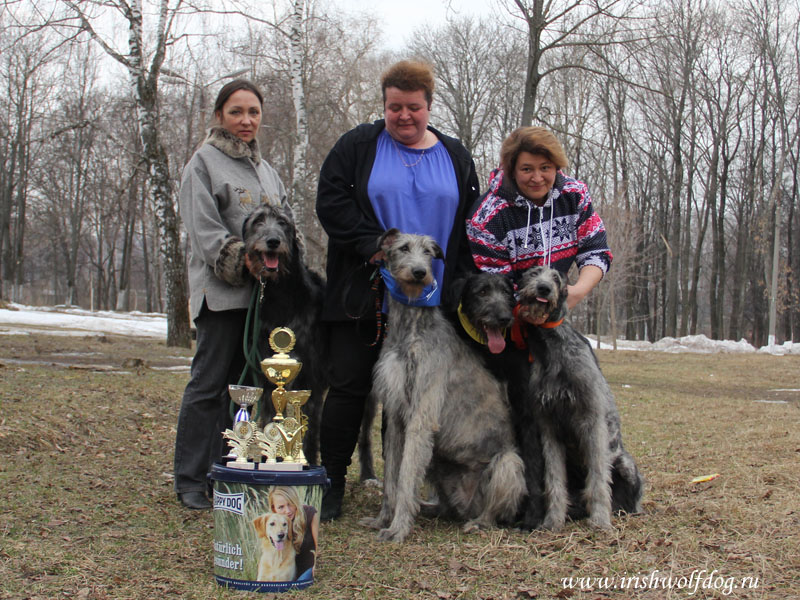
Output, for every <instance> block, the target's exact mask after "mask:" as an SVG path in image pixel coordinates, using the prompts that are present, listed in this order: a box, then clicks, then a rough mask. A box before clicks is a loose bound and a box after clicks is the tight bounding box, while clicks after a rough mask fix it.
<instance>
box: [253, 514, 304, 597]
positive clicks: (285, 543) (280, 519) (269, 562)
mask: <svg viewBox="0 0 800 600" xmlns="http://www.w3.org/2000/svg"><path fill="white" fill-rule="evenodd" d="M253 527H255V530H256V533H257V534H258V537H259V538H260V540H261V558H260V559H259V561H258V578H257V581H294V579H295V577H296V575H297V573H296V571H297V566H296V564H295V555H296V553H297V552H296V550H295V548H294V544H293V539H292V528H291V525H290V523H289V518H288V517H286V516H285V515H281V514H278V513H266V514H264V515H261V516H259V517H256V518H255V519H253Z"/></svg>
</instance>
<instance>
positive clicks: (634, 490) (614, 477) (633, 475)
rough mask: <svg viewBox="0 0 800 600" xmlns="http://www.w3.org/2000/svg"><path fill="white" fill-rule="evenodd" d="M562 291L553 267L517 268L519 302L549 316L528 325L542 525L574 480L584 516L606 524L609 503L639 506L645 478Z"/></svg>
mask: <svg viewBox="0 0 800 600" xmlns="http://www.w3.org/2000/svg"><path fill="white" fill-rule="evenodd" d="M566 297H567V283H566V280H565V279H564V277H563V276H562V275H561V274H560V273H559V272H558V271H556V270H554V269H549V268H546V267H535V268H533V269H530V270H529V271H527V272H526V273H525V274H524V275H523V278H522V280H521V283H520V289H519V301H520V305H521V306H522V310H525V309H527V310H528V312H529V314H530V315H531V316H532V317H534V318H536V317H546V319H547V320H546V322H545V323H544V324H543V325H541V326H533V325H529V326H528V327H527V337H528V344H529V348H530V351H531V355H532V356H533V365H532V368H531V378H530V386H529V394H530V396H529V402H530V406H531V408H532V411H533V414H534V417H535V418H536V419H537V421H538V424H539V427H540V429H541V432H542V433H541V435H542V450H543V454H544V464H545V477H544V488H545V500H546V503H547V513H546V515H545V518H544V522H543V527H544V528H546V529H552V530H559V529H561V528H562V527H563V526H564V522H565V520H566V517H567V512H568V510H569V503H570V487H572V488H573V489H575V488H576V487H580V488H581V496H582V502H583V506H584V508H585V511H586V512H587V513H588V517H589V522H590V524H591V525H592V526H594V527H598V528H601V529H609V528H611V514H612V510H614V511H620V510H621V511H625V512H629V513H636V512H640V511H641V500H642V493H643V488H644V482H643V479H642V476H641V475H640V473H639V470H638V468H637V467H636V463H635V462H634V460H633V458H632V457H631V455H630V454H628V452H627V451H626V450H625V448H624V447H623V445H622V435H621V432H620V420H619V413H618V412H617V407H616V404H615V403H614V397H613V395H612V394H611V389H610V388H609V387H608V383H607V382H606V379H605V377H603V374H602V372H601V371H600V367H599V365H598V363H597V358H596V357H595V355H594V352H592V348H591V346H590V345H589V343H588V341H587V340H586V339H585V338H584V337H583V336H582V335H580V334H579V333H578V332H577V331H575V329H573V327H572V325H570V324H569V323H568V322H566V321H563V319H564V315H565V314H566V306H565V300H566ZM562 321H563V322H562ZM580 476H582V481H580V482H575V481H574V479H575V478H576V477H580ZM570 478H571V479H572V480H573V482H572V485H570V481H569V480H570ZM576 484H577V485H576Z"/></svg>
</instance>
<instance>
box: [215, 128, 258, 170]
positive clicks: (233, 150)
mask: <svg viewBox="0 0 800 600" xmlns="http://www.w3.org/2000/svg"><path fill="white" fill-rule="evenodd" d="M205 143H206V144H211V145H212V146H214V148H216V149H217V150H219V151H220V152H224V153H225V154H227V155H228V156H230V157H231V158H250V159H252V160H253V162H255V163H260V162H261V150H260V149H259V147H258V140H256V139H253V140H252V141H250V142H245V141H244V140H242V139H241V138H238V137H236V136H235V135H233V134H232V133H231V132H230V131H228V130H227V129H225V128H224V127H212V128H211V129H209V130H208V137H206V142H205Z"/></svg>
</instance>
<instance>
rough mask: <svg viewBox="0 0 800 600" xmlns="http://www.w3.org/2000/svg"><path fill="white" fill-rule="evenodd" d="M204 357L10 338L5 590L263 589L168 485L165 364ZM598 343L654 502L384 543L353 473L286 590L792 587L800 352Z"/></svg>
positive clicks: (438, 594) (748, 594) (1, 557)
mask: <svg viewBox="0 0 800 600" xmlns="http://www.w3.org/2000/svg"><path fill="white" fill-rule="evenodd" d="M190 355H191V353H190V351H187V350H178V349H170V348H166V347H165V346H164V344H163V343H160V342H157V341H152V340H143V339H134V338H122V337H111V336H109V337H103V338H97V337H91V338H68V337H53V336H46V335H39V334H36V335H27V336H3V339H2V343H0V456H2V462H0V489H2V496H0V497H1V498H2V508H1V509H0V578H1V579H2V580H1V581H0V598H15V599H16V598H32V599H33V598H35V599H48V600H49V599H53V598H76V599H81V600H89V599H127V598H131V599H133V598H136V599H139V598H142V599H150V598H197V599H200V598H203V599H207V598H224V599H227V598H231V599H233V598H241V597H252V596H248V595H247V594H244V593H242V592H237V591H229V590H225V589H222V588H220V587H219V586H217V585H216V583H215V582H214V578H213V566H212V561H211V556H212V542H213V538H214V531H213V516H212V514H211V513H210V512H201V513H197V512H190V511H186V510H184V509H182V508H181V507H180V506H179V505H178V503H177V502H176V500H175V495H174V493H173V491H172V481H171V470H172V445H173V439H174V433H175V421H176V416H177V412H178V405H179V401H180V395H181V392H182V390H183V386H184V385H185V383H186V380H187V378H188V372H187V371H186V370H185V369H184V370H178V371H176V370H172V369H170V367H176V366H184V367H185V366H187V365H188V360H189V356H190ZM599 358H600V362H601V365H602V367H603V370H604V373H605V374H606V376H607V378H608V380H609V382H610V383H611V387H612V389H613V391H614V393H615V395H616V399H617V403H618V405H619V409H620V413H621V415H622V423H623V435H624V439H625V443H626V446H627V447H628V449H629V450H630V451H631V453H632V454H633V455H634V457H635V458H636V459H637V461H638V462H639V465H640V468H641V470H642V472H643V473H644V475H645V476H646V478H647V491H646V496H645V503H644V507H645V512H644V514H642V515H637V516H631V517H624V518H619V519H616V520H615V526H616V529H615V531H614V532H613V533H598V532H594V531H592V530H590V529H588V528H587V527H586V526H585V524H584V523H581V522H578V523H569V524H568V526H567V528H566V530H565V531H564V532H562V533H559V534H552V533H548V532H540V531H536V532H523V531H515V530H510V529H503V530H500V529H498V530H493V531H488V532H483V533H480V534H475V535H465V534H462V533H461V532H460V530H459V528H458V526H457V525H455V524H452V523H444V522H437V521H432V520H426V519H419V520H418V523H417V526H416V528H415V530H414V532H413V534H412V535H411V536H410V537H409V539H408V540H407V541H406V542H405V543H404V544H402V545H398V544H383V543H379V542H377V541H376V539H375V535H374V532H372V531H369V530H366V529H363V528H361V527H360V526H359V525H358V520H359V519H360V518H361V517H363V516H365V515H373V514H374V513H376V512H377V510H378V507H379V504H380V491H379V490H377V489H374V488H368V487H364V486H361V485H358V484H354V485H351V486H349V487H348V491H347V494H346V496H345V502H346V504H345V512H344V515H343V518H342V519H340V520H339V521H336V522H334V523H330V524H323V526H322V529H321V535H320V555H319V559H318V562H317V572H316V582H315V583H314V585H312V586H311V587H310V588H308V589H307V590H305V591H302V592H290V593H287V594H285V595H283V597H284V598H287V599H292V598H301V597H302V598H324V599H361V598H363V599H367V598H369V599H372V598H385V599H406V598H433V599H442V600H451V599H452V600H455V599H460V598H469V599H479V598H480V599H485V600H488V599H517V598H521V599H528V598H575V599H578V598H586V599H596V598H640V597H641V598H654V599H662V598H769V599H775V598H797V597H798V595H799V594H800V592H798V589H800V557H799V555H798V548H799V547H800V500H799V499H800V483H799V482H800V428H799V427H798V423H800V410H798V409H800V392H798V391H797V389H798V388H800V357H775V356H765V355H761V354H737V355H731V354H716V355H698V354H663V353H655V352H624V351H618V352H612V351H601V352H600V353H599ZM376 436H377V434H376ZM376 440H377V437H376ZM378 466H379V467H380V466H381V463H380V461H378ZM355 467H356V465H354V466H353V469H355ZM712 473H718V474H719V477H717V478H716V479H714V480H712V481H708V482H704V483H695V484H693V483H691V481H692V479H693V478H695V477H698V476H702V475H706V474H712Z"/></svg>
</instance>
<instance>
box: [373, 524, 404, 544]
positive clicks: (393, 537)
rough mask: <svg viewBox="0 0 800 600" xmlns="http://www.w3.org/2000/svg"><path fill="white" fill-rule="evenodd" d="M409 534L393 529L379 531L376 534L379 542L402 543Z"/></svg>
mask: <svg viewBox="0 0 800 600" xmlns="http://www.w3.org/2000/svg"><path fill="white" fill-rule="evenodd" d="M408 533H409V532H407V531H406V532H403V531H400V530H398V529H395V528H394V527H389V528H388V529H381V530H380V531H379V532H378V540H380V541H381V542H402V541H403V540H404V539H406V537H407V536H408Z"/></svg>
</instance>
